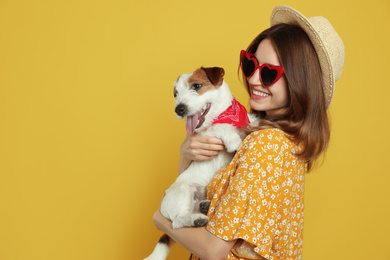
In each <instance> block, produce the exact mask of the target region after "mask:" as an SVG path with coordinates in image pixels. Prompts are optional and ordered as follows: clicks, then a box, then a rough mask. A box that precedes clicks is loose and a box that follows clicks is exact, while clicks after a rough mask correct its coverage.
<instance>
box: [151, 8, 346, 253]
mask: <svg viewBox="0 0 390 260" xmlns="http://www.w3.org/2000/svg"><path fill="white" fill-rule="evenodd" d="M343 63H344V45H343V43H342V41H341V39H340V37H339V36H338V35H337V33H336V32H335V31H334V29H333V27H332V26H331V25H330V23H329V22H328V21H327V20H326V19H325V18H324V17H312V18H309V19H307V18H305V17H304V16H303V15H302V14H300V13H299V12H297V11H296V10H294V9H292V8H290V7H286V6H277V7H276V8H275V9H274V11H273V13H272V16H271V28H269V29H267V30H265V31H263V32H262V33H261V34H260V35H259V36H257V37H256V38H255V39H254V40H253V42H252V43H251V44H250V45H249V47H248V48H247V50H246V51H242V52H241V55H240V68H241V71H242V73H243V76H244V83H245V86H246V88H247V90H248V93H249V95H250V100H249V104H250V107H251V110H252V112H253V113H255V114H257V115H258V116H259V117H260V118H261V122H260V125H259V126H255V127H248V129H247V130H248V133H249V135H248V136H247V138H246V139H245V140H244V141H243V143H242V145H241V147H240V149H239V150H238V151H237V153H236V155H235V157H234V158H233V160H232V162H231V163H230V164H228V165H227V166H226V167H225V168H224V169H222V170H221V171H220V172H219V173H218V174H216V176H215V177H214V179H213V180H212V182H211V183H210V184H209V186H208V187H207V197H208V199H210V200H212V202H211V205H210V208H209V211H208V217H209V219H210V220H209V223H208V224H207V226H206V227H202V228H181V229H176V230H173V229H172V227H171V223H170V221H169V220H167V219H165V218H164V217H163V216H162V215H161V213H160V212H159V211H157V212H156V213H155V215H154V217H153V220H154V223H155V225H156V227H157V228H158V229H160V230H162V231H163V232H165V233H166V234H168V235H169V236H170V237H171V238H172V239H173V240H175V241H176V242H178V243H180V244H181V245H182V246H184V247H185V248H187V249H188V250H189V251H190V252H192V256H191V257H192V259H301V258H302V238H303V217H304V200H303V197H304V173H305V172H309V171H310V170H311V169H312V166H313V163H314V162H315V161H316V159H317V158H318V157H319V156H320V155H321V154H322V153H323V152H324V151H325V150H326V148H327V145H328V142H329V135H330V129H329V123H328V118H327V113H326V110H327V108H328V107H329V105H330V102H331V100H332V97H333V91H334V82H335V81H336V80H338V79H339V77H340V76H341V73H342V68H343ZM222 149H223V143H222V142H221V141H220V140H219V139H217V138H213V137H205V136H198V135H193V136H191V137H188V138H187V139H186V140H185V141H184V143H183V144H182V148H181V159H180V165H179V172H182V171H184V170H185V169H186V168H187V167H188V166H189V164H190V163H191V161H192V160H207V159H210V158H213V156H215V155H216V154H218V152H219V151H220V150H222Z"/></svg>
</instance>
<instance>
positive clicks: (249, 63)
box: [241, 56, 256, 78]
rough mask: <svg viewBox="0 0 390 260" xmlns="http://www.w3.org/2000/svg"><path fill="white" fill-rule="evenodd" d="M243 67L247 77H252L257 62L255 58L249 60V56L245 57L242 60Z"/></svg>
mask: <svg viewBox="0 0 390 260" xmlns="http://www.w3.org/2000/svg"><path fill="white" fill-rule="evenodd" d="M241 69H242V72H243V73H244V76H245V77H247V78H248V77H250V76H251V75H252V74H253V71H254V70H255V69H256V64H255V62H254V61H253V60H249V59H248V58H247V57H245V56H244V57H243V58H242V61H241Z"/></svg>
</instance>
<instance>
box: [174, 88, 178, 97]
mask: <svg viewBox="0 0 390 260" xmlns="http://www.w3.org/2000/svg"><path fill="white" fill-rule="evenodd" d="M173 97H177V90H176V88H174V89H173Z"/></svg>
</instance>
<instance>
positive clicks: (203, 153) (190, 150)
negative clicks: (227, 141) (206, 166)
mask: <svg viewBox="0 0 390 260" xmlns="http://www.w3.org/2000/svg"><path fill="white" fill-rule="evenodd" d="M224 149H225V146H224V145H223V142H222V140H221V139H219V138H216V137H213V136H206V135H199V134H196V133H195V134H192V135H187V137H186V139H185V140H184V142H183V143H182V145H181V147H180V156H183V157H185V158H187V159H189V160H191V161H207V160H211V159H213V158H214V157H216V156H217V155H218V154H219V152H220V151H222V150H224Z"/></svg>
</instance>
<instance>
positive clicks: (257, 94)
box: [251, 89, 270, 100]
mask: <svg viewBox="0 0 390 260" xmlns="http://www.w3.org/2000/svg"><path fill="white" fill-rule="evenodd" d="M269 96H270V94H268V93H266V92H263V91H260V90H256V89H252V95H251V98H253V99H256V100H259V99H263V98H266V97H269Z"/></svg>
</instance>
